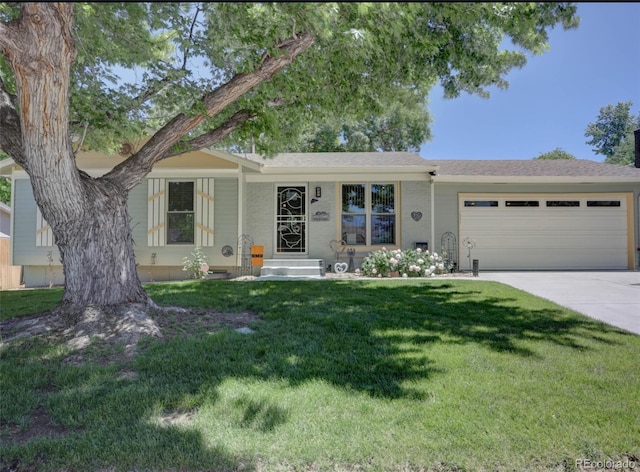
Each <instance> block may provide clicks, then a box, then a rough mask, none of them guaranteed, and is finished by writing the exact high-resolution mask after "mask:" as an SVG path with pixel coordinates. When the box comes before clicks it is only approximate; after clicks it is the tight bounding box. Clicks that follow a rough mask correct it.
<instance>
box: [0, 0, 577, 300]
mask: <svg viewBox="0 0 640 472" xmlns="http://www.w3.org/2000/svg"><path fill="white" fill-rule="evenodd" d="M575 13H576V7H575V5H573V4H570V3H547V2H538V3H508V4H499V3H480V2H472V3H454V2H452V3H448V2H445V3H429V2H420V3H411V2H407V3H405V2H402V3H400V2H391V3H351V2H343V3H304V2H296V3H287V2H285V3H241V2H228V3H217V2H202V3H178V2H162V3H138V2H120V3H114V2H104V3H103V2H96V3H46V2H33V3H31V2H25V3H17V2H12V3H2V4H0V51H1V52H2V56H0V149H1V150H3V151H5V152H6V153H7V154H9V155H10V156H11V157H12V158H13V159H14V161H15V162H16V163H18V164H19V165H20V166H22V168H23V169H24V170H25V171H26V172H27V174H28V175H29V177H30V180H31V184H32V188H33V193H34V197H35V200H36V202H37V204H38V207H39V208H40V210H41V212H42V215H43V217H44V218H45V219H46V221H47V222H48V223H49V225H50V226H51V229H52V231H53V235H54V238H55V240H56V244H57V246H58V249H59V250H60V253H61V259H62V261H63V267H64V273H65V292H64V295H63V298H62V302H61V306H65V307H74V309H75V308H78V307H80V308H82V307H83V306H88V305H96V306H106V305H117V304H122V303H125V302H132V301H139V302H142V303H148V302H149V300H148V297H146V294H145V293H144V290H143V288H142V286H141V284H140V281H139V279H138V277H137V274H136V268H135V258H134V255H133V254H134V253H133V240H132V236H131V231H130V228H129V215H128V209H127V204H126V200H127V195H128V192H129V191H130V190H131V189H132V188H134V187H135V186H136V185H138V184H139V183H140V182H141V181H142V179H143V178H144V177H145V176H146V175H147V174H148V173H149V172H150V171H151V169H152V168H153V166H154V165H155V164H156V163H157V162H159V161H160V160H162V159H166V158H168V157H173V156H178V155H181V154H183V153H186V152H189V151H192V150H198V149H202V148H205V147H211V146H214V145H222V144H223V142H225V140H227V141H229V140H233V141H234V142H237V143H247V142H253V143H254V144H255V146H256V148H257V150H258V151H259V152H261V153H262V154H265V155H272V154H274V153H276V152H278V151H281V150H283V149H286V148H287V146H290V145H291V144H293V143H297V142H299V140H300V134H301V132H302V131H304V130H308V129H309V125H310V124H311V123H314V122H329V123H330V122H331V120H333V121H334V122H337V123H343V122H344V123H348V124H349V125H350V126H351V125H352V124H353V123H358V122H365V123H366V122H367V120H372V119H373V118H372V117H381V116H384V114H385V113H386V112H388V111H389V110H392V105H393V104H394V103H396V102H397V101H398V97H407V96H413V97H415V100H416V101H417V102H418V103H419V104H420V105H422V106H423V107H425V106H426V97H427V96H428V93H429V91H430V89H431V87H432V86H433V85H434V84H435V83H436V82H440V83H441V84H442V86H443V89H444V93H445V96H446V97H449V98H452V97H456V96H458V95H459V94H461V93H471V94H477V95H480V96H483V97H488V95H489V94H488V91H487V89H488V88H489V87H492V86H495V87H499V88H505V87H507V85H508V84H507V81H506V80H505V78H504V77H505V75H506V74H507V73H508V72H509V71H510V70H511V69H513V68H514V67H522V66H524V64H525V63H526V52H532V53H542V52H543V51H544V50H545V49H546V48H547V39H548V34H547V31H548V29H549V28H552V27H554V26H556V25H558V24H561V25H562V26H563V27H565V28H571V27H575V26H577V23H578V19H577V18H576V16H575ZM505 36H506V37H509V38H511V41H512V43H513V44H514V46H515V48H514V50H504V49H501V48H500V45H501V44H503V39H504V38H505ZM124 72H128V74H126V73H124ZM132 74H135V75H134V78H135V80H123V79H124V78H125V76H127V75H129V76H131V75H132ZM390 116H393V114H391V115H390ZM149 127H152V128H153V130H154V131H152V135H151V137H150V139H148V140H147V141H145V142H142V141H136V139H138V138H140V137H141V136H142V135H143V133H145V132H146V131H147V130H148V128H149ZM124 140H128V141H132V142H133V143H134V144H135V145H134V146H133V150H132V152H131V153H130V154H129V155H128V157H127V158H126V159H125V160H124V161H123V162H122V163H120V164H118V165H116V166H115V167H114V168H113V169H111V170H110V171H109V172H107V173H106V174H105V175H104V176H102V177H99V178H95V179H94V178H92V177H90V176H88V175H87V174H86V173H84V172H82V171H81V170H80V169H78V168H77V166H76V162H75V152H76V151H77V150H78V149H80V148H91V149H97V150H106V151H114V150H117V149H118V148H119V147H120V146H121V144H122V142H123V141H124Z"/></svg>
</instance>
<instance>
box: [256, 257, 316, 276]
mask: <svg viewBox="0 0 640 472" xmlns="http://www.w3.org/2000/svg"><path fill="white" fill-rule="evenodd" d="M265 276H280V277H324V261H323V260H322V259H265V260H264V261H263V263H262V267H261V268H260V277H265Z"/></svg>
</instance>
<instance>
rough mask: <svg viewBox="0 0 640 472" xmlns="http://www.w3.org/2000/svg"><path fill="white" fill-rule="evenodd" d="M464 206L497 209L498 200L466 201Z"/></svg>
mask: <svg viewBox="0 0 640 472" xmlns="http://www.w3.org/2000/svg"><path fill="white" fill-rule="evenodd" d="M464 206H466V207H497V206H498V201H497V200H465V201H464Z"/></svg>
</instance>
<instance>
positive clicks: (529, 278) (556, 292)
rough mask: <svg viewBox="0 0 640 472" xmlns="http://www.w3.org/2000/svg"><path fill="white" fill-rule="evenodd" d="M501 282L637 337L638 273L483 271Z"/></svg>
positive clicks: (639, 315) (639, 311) (639, 310)
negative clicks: (624, 330)
mask: <svg viewBox="0 0 640 472" xmlns="http://www.w3.org/2000/svg"><path fill="white" fill-rule="evenodd" d="M478 278H479V279H484V280H493V281H496V282H502V283H504V284H507V285H511V286H512V287H515V288H518V289H520V290H524V291H525V292H529V293H532V294H533V295H537V296H539V297H542V298H546V299H547V300H551V301H552V302H554V303H557V304H558V305H562V306H565V307H567V308H571V309H572V310H575V311H578V312H580V313H583V314H585V315H587V316H590V317H592V318H595V319H598V320H600V321H604V322H605V323H608V324H610V325H613V326H617V327H618V328H623V329H626V330H627V331H631V332H632V333H636V334H640V272H637V271H597V272H595V271H594V272H591V271H584V272H583V271H570V272H547V271H539V272H538V271H536V272H482V271H480V273H479V274H478Z"/></svg>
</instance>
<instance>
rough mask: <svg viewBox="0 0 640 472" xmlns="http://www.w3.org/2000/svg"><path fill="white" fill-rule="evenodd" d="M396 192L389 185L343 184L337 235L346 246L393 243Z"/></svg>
mask: <svg viewBox="0 0 640 472" xmlns="http://www.w3.org/2000/svg"><path fill="white" fill-rule="evenodd" d="M395 190H396V185H395V184H392V183H358V184H342V195H341V203H342V220H341V229H340V233H341V237H342V239H343V240H344V241H345V242H346V243H347V245H350V246H352V245H354V246H377V245H380V246H381V245H385V244H396V241H397V236H396V232H397V224H396V213H395V206H396V205H395V203H396V202H395V200H396V198H395Z"/></svg>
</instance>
